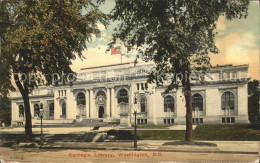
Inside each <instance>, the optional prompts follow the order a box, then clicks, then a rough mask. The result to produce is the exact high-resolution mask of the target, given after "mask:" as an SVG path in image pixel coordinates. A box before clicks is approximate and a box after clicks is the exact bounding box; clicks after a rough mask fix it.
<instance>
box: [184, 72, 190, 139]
mask: <svg viewBox="0 0 260 163" xmlns="http://www.w3.org/2000/svg"><path fill="white" fill-rule="evenodd" d="M183 76H184V78H183V79H182V86H183V89H184V97H185V102H186V135H185V141H189V142H190V141H192V103H191V88H190V79H189V75H187V74H186V73H183ZM186 76H187V77H186Z"/></svg>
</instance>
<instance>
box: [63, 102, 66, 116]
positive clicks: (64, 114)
mask: <svg viewBox="0 0 260 163" xmlns="http://www.w3.org/2000/svg"><path fill="white" fill-rule="evenodd" d="M62 117H63V118H66V103H63V104H62Z"/></svg>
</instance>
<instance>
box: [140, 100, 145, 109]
mask: <svg viewBox="0 0 260 163" xmlns="http://www.w3.org/2000/svg"><path fill="white" fill-rule="evenodd" d="M140 108H141V112H146V98H145V97H142V98H141V100H140Z"/></svg>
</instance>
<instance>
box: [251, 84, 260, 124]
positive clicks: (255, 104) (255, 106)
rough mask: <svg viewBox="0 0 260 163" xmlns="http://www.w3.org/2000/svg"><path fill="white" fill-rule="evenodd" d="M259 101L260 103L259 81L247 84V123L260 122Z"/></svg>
mask: <svg viewBox="0 0 260 163" xmlns="http://www.w3.org/2000/svg"><path fill="white" fill-rule="evenodd" d="M259 101H260V91H259V81H258V80H253V81H250V82H248V114H249V121H250V122H251V123H256V122H258V121H260V117H259Z"/></svg>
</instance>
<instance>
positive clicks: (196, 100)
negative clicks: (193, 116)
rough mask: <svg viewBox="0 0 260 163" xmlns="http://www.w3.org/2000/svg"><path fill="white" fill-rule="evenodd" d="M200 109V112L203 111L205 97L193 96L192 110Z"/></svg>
mask: <svg viewBox="0 0 260 163" xmlns="http://www.w3.org/2000/svg"><path fill="white" fill-rule="evenodd" d="M195 108H199V111H203V97H202V95H200V94H198V93H196V94H194V95H193V96H192V110H195Z"/></svg>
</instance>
